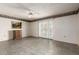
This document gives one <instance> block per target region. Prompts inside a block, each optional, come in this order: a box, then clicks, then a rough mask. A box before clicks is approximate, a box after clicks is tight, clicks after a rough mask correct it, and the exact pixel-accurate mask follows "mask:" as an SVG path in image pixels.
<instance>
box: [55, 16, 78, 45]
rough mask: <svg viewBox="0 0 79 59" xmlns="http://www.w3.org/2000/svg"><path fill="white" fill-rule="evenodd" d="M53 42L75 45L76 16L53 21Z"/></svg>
mask: <svg viewBox="0 0 79 59" xmlns="http://www.w3.org/2000/svg"><path fill="white" fill-rule="evenodd" d="M54 40H58V41H63V42H69V43H74V44H77V40H78V38H77V15H72V16H66V17H60V18H56V19H55V20H54Z"/></svg>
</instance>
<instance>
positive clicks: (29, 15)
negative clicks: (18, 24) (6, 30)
mask: <svg viewBox="0 0 79 59" xmlns="http://www.w3.org/2000/svg"><path fill="white" fill-rule="evenodd" d="M19 6H20V7H21V8H22V9H24V10H26V13H27V15H28V18H34V15H38V14H39V13H38V12H35V11H34V10H32V9H30V8H27V7H26V6H25V5H24V4H21V3H19Z"/></svg>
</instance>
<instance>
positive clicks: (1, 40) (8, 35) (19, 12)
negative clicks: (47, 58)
mask: <svg viewBox="0 0 79 59" xmlns="http://www.w3.org/2000/svg"><path fill="white" fill-rule="evenodd" d="M0 55H79V3H0Z"/></svg>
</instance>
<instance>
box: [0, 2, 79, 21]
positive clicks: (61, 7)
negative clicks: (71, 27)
mask: <svg viewBox="0 0 79 59" xmlns="http://www.w3.org/2000/svg"><path fill="white" fill-rule="evenodd" d="M78 8H79V4H78V3H1V4H0V14H5V15H9V16H13V17H18V18H23V19H27V20H34V19H39V18H42V17H46V16H51V15H57V14H61V13H66V12H69V11H73V10H76V9H78ZM29 12H32V13H33V16H31V17H32V18H31V17H29Z"/></svg>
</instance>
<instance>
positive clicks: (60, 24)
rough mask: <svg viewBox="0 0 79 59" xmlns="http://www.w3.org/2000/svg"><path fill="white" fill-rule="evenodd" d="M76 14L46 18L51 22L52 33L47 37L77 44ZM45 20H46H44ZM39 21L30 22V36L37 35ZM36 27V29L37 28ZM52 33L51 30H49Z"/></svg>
mask: <svg viewBox="0 0 79 59" xmlns="http://www.w3.org/2000/svg"><path fill="white" fill-rule="evenodd" d="M77 18H78V17H77V15H71V16H65V17H59V18H55V19H53V18H52V19H48V20H49V21H51V22H52V23H53V25H52V26H53V29H52V31H53V35H51V37H50V35H49V36H48V38H51V39H54V40H57V41H63V42H68V43H73V44H78V37H79V36H78V34H77V33H78V29H77V24H78V19H77ZM44 21H46V20H44ZM40 22H43V21H40ZM38 26H39V21H38V22H33V23H32V32H31V33H32V36H39V35H38V34H39V30H38V29H39V28H38ZM37 28H38V29H37ZM51 33H52V32H51Z"/></svg>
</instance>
